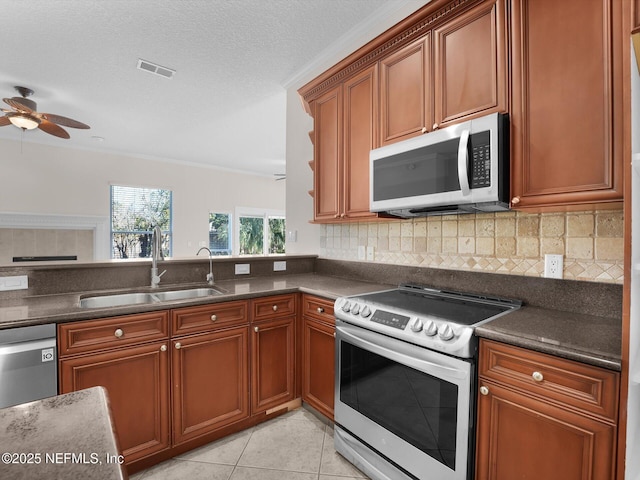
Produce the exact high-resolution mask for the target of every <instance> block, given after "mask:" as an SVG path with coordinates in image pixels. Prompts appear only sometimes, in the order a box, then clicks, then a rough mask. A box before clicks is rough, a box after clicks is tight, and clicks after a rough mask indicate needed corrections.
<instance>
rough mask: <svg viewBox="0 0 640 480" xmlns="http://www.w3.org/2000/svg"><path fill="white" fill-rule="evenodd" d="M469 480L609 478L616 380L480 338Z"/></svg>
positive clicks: (591, 369) (588, 368)
mask: <svg viewBox="0 0 640 480" xmlns="http://www.w3.org/2000/svg"><path fill="white" fill-rule="evenodd" d="M478 370H479V382H478V383H479V395H478V422H477V424H478V431H477V442H476V448H477V451H476V479H477V480H508V479H512V478H519V479H523V480H526V479H531V480H534V479H539V478H545V479H549V480H555V479H557V480H566V479H580V480H587V479H592V480H605V479H607V480H608V479H612V478H615V474H614V471H615V462H614V458H615V452H616V450H615V449H616V432H617V428H616V422H617V416H618V410H617V406H618V389H619V375H618V373H617V372H612V371H609V370H604V369H601V368H597V367H591V366H587V365H584V364H581V363H578V362H573V361H570V360H564V359H560V358H556V357H552V356H549V355H545V354H541V353H537V352H532V351H529V350H525V349H521V348H517V347H512V346H507V345H504V344H500V343H497V342H492V341H487V340H484V339H483V340H481V342H480V354H479V367H478Z"/></svg>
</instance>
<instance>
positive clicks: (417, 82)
mask: <svg viewBox="0 0 640 480" xmlns="http://www.w3.org/2000/svg"><path fill="white" fill-rule="evenodd" d="M432 96H433V95H432V88H431V35H429V34H427V36H426V37H425V38H421V39H420V40H418V41H417V42H414V43H412V44H410V45H407V46H406V47H404V48H402V49H401V50H399V51H398V52H396V53H394V54H392V55H389V56H388V57H386V58H384V59H382V60H380V138H381V143H382V144H383V145H386V144H389V143H393V142H396V141H398V140H401V139H404V138H408V137H411V136H414V135H420V134H422V133H424V132H425V131H427V129H428V130H431V125H432V124H433V111H432Z"/></svg>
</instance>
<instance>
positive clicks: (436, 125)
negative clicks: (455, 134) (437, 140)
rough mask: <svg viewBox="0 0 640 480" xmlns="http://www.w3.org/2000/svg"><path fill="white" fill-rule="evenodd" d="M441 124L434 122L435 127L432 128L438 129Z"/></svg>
mask: <svg viewBox="0 0 640 480" xmlns="http://www.w3.org/2000/svg"><path fill="white" fill-rule="evenodd" d="M439 126H440V125H438V124H437V123H434V124H433V127H431V128H432V130H437V129H438V127H439Z"/></svg>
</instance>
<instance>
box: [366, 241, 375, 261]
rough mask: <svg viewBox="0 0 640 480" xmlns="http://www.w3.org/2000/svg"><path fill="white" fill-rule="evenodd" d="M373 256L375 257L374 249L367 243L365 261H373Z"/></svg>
mask: <svg viewBox="0 0 640 480" xmlns="http://www.w3.org/2000/svg"><path fill="white" fill-rule="evenodd" d="M374 258H375V251H374V248H373V245H369V246H368V247H367V261H369V262H373V260H374Z"/></svg>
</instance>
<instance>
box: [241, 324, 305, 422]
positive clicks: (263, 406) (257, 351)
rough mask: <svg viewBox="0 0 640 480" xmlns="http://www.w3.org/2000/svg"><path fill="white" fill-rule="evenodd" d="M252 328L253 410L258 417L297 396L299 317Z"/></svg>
mask: <svg viewBox="0 0 640 480" xmlns="http://www.w3.org/2000/svg"><path fill="white" fill-rule="evenodd" d="M252 328H253V332H252V337H251V338H252V342H251V408H252V413H256V412H260V411H264V410H268V409H269V408H272V407H276V406H278V405H281V404H283V403H286V402H288V401H290V400H293V398H294V396H295V390H294V388H295V385H294V368H295V365H294V354H295V344H294V338H295V336H294V335H295V332H294V328H295V317H288V318H282V319H276V320H271V321H268V322H264V323H260V324H259V325H255V326H253V327H252Z"/></svg>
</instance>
